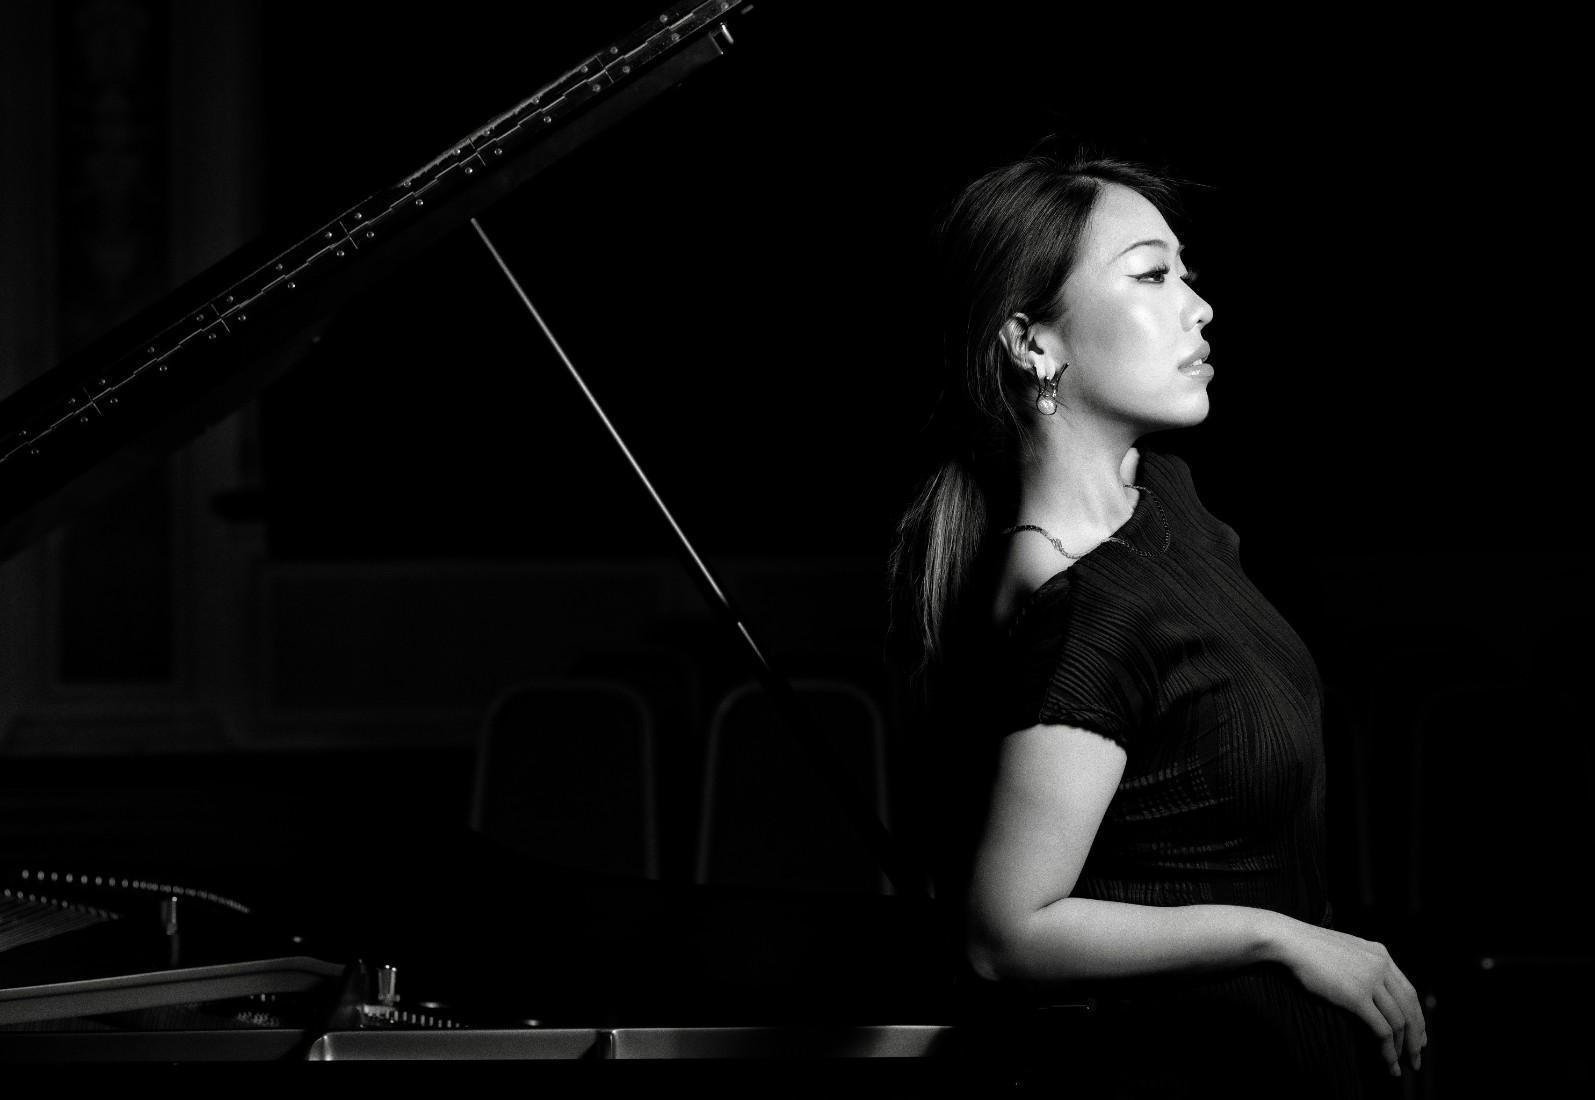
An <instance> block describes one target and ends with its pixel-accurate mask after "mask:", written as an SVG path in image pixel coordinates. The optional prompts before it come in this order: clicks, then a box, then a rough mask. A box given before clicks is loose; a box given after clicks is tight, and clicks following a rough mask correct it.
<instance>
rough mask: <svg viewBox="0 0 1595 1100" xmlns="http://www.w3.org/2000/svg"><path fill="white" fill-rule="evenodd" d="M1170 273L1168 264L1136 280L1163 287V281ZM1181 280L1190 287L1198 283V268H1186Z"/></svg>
mask: <svg viewBox="0 0 1595 1100" xmlns="http://www.w3.org/2000/svg"><path fill="white" fill-rule="evenodd" d="M1168 273H1169V268H1168V265H1167V264H1162V265H1160V266H1158V267H1154V268H1153V269H1152V270H1151V271H1147V272H1143V273H1142V274H1140V275H1137V276H1136V279H1137V280H1138V281H1140V282H1145V283H1152V284H1153V285H1154V286H1162V285H1163V280H1164V278H1165V277H1166V276H1167V275H1168ZM1180 278H1181V279H1183V280H1184V281H1185V284H1186V285H1187V286H1189V285H1190V284H1191V283H1194V282H1196V268H1194V267H1188V268H1186V269H1185V274H1184V275H1181V276H1180Z"/></svg>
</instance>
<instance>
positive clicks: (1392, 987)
mask: <svg viewBox="0 0 1595 1100" xmlns="http://www.w3.org/2000/svg"><path fill="white" fill-rule="evenodd" d="M1392 970H1395V968H1394V967H1392ZM1387 988H1388V989H1389V991H1390V993H1391V994H1392V995H1393V996H1394V997H1395V998H1396V1000H1397V1002H1398V1003H1399V1004H1400V1005H1401V1014H1402V1017H1403V1018H1404V1019H1405V1020H1406V1022H1407V1035H1406V1048H1407V1061H1409V1062H1410V1063H1412V1068H1413V1069H1417V1068H1418V1064H1419V1061H1420V1059H1421V1056H1422V1054H1423V1046H1424V1044H1425V1043H1427V1042H1428V1041H1429V1022H1428V1021H1427V1020H1425V1019H1424V1016H1423V1003H1422V1002H1421V1001H1420V1000H1419V999H1418V991H1417V990H1416V989H1414V988H1413V987H1412V983H1411V982H1409V981H1408V980H1407V976H1406V975H1405V974H1403V973H1402V972H1401V971H1400V970H1395V972H1394V973H1393V974H1392V975H1391V980H1390V981H1389V982H1388V983H1387Z"/></svg>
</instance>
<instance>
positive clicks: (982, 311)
mask: <svg viewBox="0 0 1595 1100" xmlns="http://www.w3.org/2000/svg"><path fill="white" fill-rule="evenodd" d="M1108 184H1119V185H1121V186H1124V187H1128V188H1130V189H1132V190H1134V191H1136V192H1137V193H1139V194H1140V195H1142V196H1143V197H1145V198H1146V199H1147V200H1148V201H1150V202H1151V203H1152V204H1153V205H1154V206H1156V207H1158V208H1159V210H1161V211H1163V212H1164V213H1165V214H1166V215H1169V216H1170V217H1172V215H1173V214H1174V212H1175V211H1176V209H1177V196H1176V193H1175V188H1174V183H1173V181H1172V180H1171V179H1169V178H1168V177H1167V176H1165V175H1163V174H1160V173H1159V172H1156V171H1154V170H1153V169H1151V168H1149V167H1147V166H1145V165H1143V164H1139V163H1136V162H1134V161H1129V160H1123V159H1119V158H1116V157H1111V156H1106V155H1102V154H1100V153H1095V152H1087V151H1082V152H1076V153H1074V154H1072V155H1069V156H1058V155H1046V154H1041V153H1031V154H1030V155H1028V156H1026V157H1024V158H1023V159H1020V160H1018V161H1014V162H1012V163H1010V164H1006V165H1004V166H1002V167H999V168H996V169H993V170H991V171H989V172H986V173H985V174H984V175H982V176H980V177H979V178H978V179H976V180H975V181H974V182H972V183H970V184H969V185H968V186H967V187H965V188H964V189H963V190H962V191H961V192H960V193H959V194H958V195H957V196H956V197H955V198H954V199H953V200H952V201H951V203H949V204H948V205H947V207H946V208H945V209H944V211H943V212H942V215H941V217H940V218H939V219H938V223H937V226H936V230H935V233H934V242H933V243H934V244H935V251H936V259H937V265H938V270H937V276H938V278H939V286H938V288H937V297H938V300H937V301H936V303H935V305H936V307H937V309H938V311H939V316H940V319H941V322H942V327H943V331H942V357H941V358H942V364H941V366H942V371H943V377H942V382H941V391H940V397H939V398H938V402H937V406H936V409H935V412H934V413H933V415H932V417H931V421H930V424H929V426H928V429H927V431H928V432H929V437H930V438H929V442H930V449H931V453H932V456H933V457H932V463H931V465H932V468H931V470H930V472H929V473H928V474H926V475H925V476H924V478H923V479H922V480H921V481H920V482H919V484H918V486H917V487H916V489H915V491H914V493H913V496H912V498H911V501H910V503H909V505H908V507H907V508H906V509H905V510H904V512H903V514H902V517H901V518H900V519H899V520H898V523H897V529H896V533H895V539H894V544H893V547H892V552H891V555H890V560H889V573H890V583H891V590H892V610H891V628H890V639H889V646H890V650H891V652H892V654H893V658H894V662H896V663H897V664H898V666H899V670H900V671H901V672H903V673H905V674H906V677H907V679H908V681H909V682H910V683H911V684H913V685H915V686H916V687H917V688H918V689H919V692H920V694H921V698H922V701H923V694H924V691H925V689H926V686H927V681H928V680H929V679H930V678H931V677H932V676H933V675H934V673H935V672H936V671H937V670H938V669H939V668H940V666H942V665H943V664H944V663H945V662H946V660H947V659H948V657H949V649H950V648H952V647H953V645H952V635H953V634H954V631H953V630H952V626H953V616H954V612H955V611H956V610H957V609H958V606H959V601H960V598H961V597H963V596H964V595H966V594H967V589H968V588H969V585H970V581H971V578H972V575H973V572H974V567H975V562H976V559H977V557H978V555H979V552H980V545H981V542H982V541H983V540H984V539H985V537H986V533H987V530H986V529H987V522H988V518H994V517H996V516H999V515H1001V514H1002V513H1003V509H1005V508H1009V507H1011V506H1012V503H1013V502H1012V494H1013V492H1014V491H1015V489H1016V487H1017V477H1016V476H1015V474H1016V463H1017V460H1018V458H1019V457H1020V456H1021V455H1022V454H1024V453H1025V451H1026V449H1027V448H1028V447H1029V446H1030V433H1031V430H1032V428H1033V417H1034V416H1036V415H1037V414H1036V412H1035V410H1034V406H1033V404H1032V402H1033V400H1034V396H1035V395H1034V393H1033V392H1030V393H1027V392H1025V389H1024V386H1023V379H1022V376H1021V375H1020V374H1019V372H1017V371H1013V370H1008V369H1006V354H1007V353H1006V351H1005V349H1004V348H1003V347H1002V344H1001V341H1000V340H999V338H998V332H999V330H1000V329H1001V328H1002V325H1003V322H1004V321H1006V320H1007V319H1008V318H1009V317H1011V316H1012V315H1013V314H1015V313H1024V314H1026V315H1027V316H1028V317H1029V318H1030V320H1031V321H1032V322H1033V323H1047V324H1054V323H1056V322H1058V321H1059V320H1060V319H1061V317H1062V313H1063V302H1062V295H1061V293H1060V292H1061V290H1062V288H1063V283H1064V280H1065V279H1066V278H1068V275H1069V272H1070V271H1072V270H1073V268H1074V265H1075V263H1076V260H1077V258H1078V254H1079V249H1080V241H1081V239H1082V237H1083V236H1084V233H1085V227H1086V223H1087V220H1088V219H1089V218H1090V216H1091V211H1092V209H1093V208H1094V206H1095V205H1096V200H1097V196H1098V195H1099V194H1100V193H1101V192H1102V189H1103V188H1104V187H1105V186H1106V185H1108Z"/></svg>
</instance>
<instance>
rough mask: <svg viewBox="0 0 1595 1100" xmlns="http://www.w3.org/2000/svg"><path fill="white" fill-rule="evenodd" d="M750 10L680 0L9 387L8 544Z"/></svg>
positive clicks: (271, 364) (669, 79)
mask: <svg viewBox="0 0 1595 1100" xmlns="http://www.w3.org/2000/svg"><path fill="white" fill-rule="evenodd" d="M750 11H752V5H749V4H741V5H738V4H734V3H732V0H696V2H682V3H677V4H674V5H671V6H670V7H669V8H666V9H665V10H664V11H662V12H661V13H660V14H659V15H658V16H657V17H656V18H654V19H652V20H650V21H648V22H646V23H644V24H642V25H641V26H639V27H637V28H636V29H635V30H633V31H632V32H631V33H629V34H627V35H624V36H622V37H621V38H619V39H616V40H614V41H612V42H610V43H607V44H604V45H602V46H600V48H598V49H597V50H594V51H593V52H591V53H589V54H586V55H585V56H583V57H581V58H580V59H578V60H577V61H576V63H575V64H573V65H571V66H570V67H569V68H567V69H566V70H565V71H564V72H563V73H562V74H561V75H559V76H558V77H557V78H556V79H554V80H552V81H550V82H549V83H547V84H545V85H543V86H542V87H540V88H538V89H537V90H536V91H534V92H533V93H532V94H531V95H529V96H527V97H526V98H524V99H522V100H520V101H519V102H517V103H515V104H513V105H511V106H510V107H508V108H507V109H506V110H503V111H501V112H499V113H498V114H496V115H494V116H493V117H492V118H490V119H488V120H487V121H486V122H484V123H482V124H481V125H480V126H478V127H477V128H476V129H474V130H472V131H471V132H470V133H468V134H465V135H463V136H462V137H460V138H459V139H458V140H456V141H453V142H451V143H449V145H448V146H446V147H445V148H444V149H442V150H440V151H438V152H437V153H436V155H434V156H433V157H431V159H429V160H427V161H426V162H425V163H424V164H423V165H422V166H421V167H419V168H417V169H415V170H414V171H412V172H409V173H407V174H406V175H404V176H403V177H402V178H400V179H398V180H395V181H394V182H393V183H392V184H390V185H389V186H387V187H384V188H382V189H381V190H379V191H377V192H375V193H373V194H369V195H366V196H365V197H364V198H362V199H361V200H360V201H358V202H356V203H354V204H353V205H352V206H349V207H348V208H347V209H345V210H344V211H343V212H342V213H341V214H339V215H338V216H336V217H334V218H332V219H330V220H328V221H326V222H324V223H322V224H320V225H317V226H315V227H314V228H312V229H311V230H310V231H309V232H305V233H302V234H297V235H294V236H293V237H291V238H288V239H286V240H278V239H262V240H259V241H256V242H255V243H253V244H251V245H249V246H247V247H245V248H243V249H241V250H239V251H238V252H236V253H234V254H233V255H231V256H229V257H227V258H225V259H223V260H222V261H220V262H218V263H217V264H215V265H213V266H212V267H211V268H209V269H208V270H206V271H204V272H203V273H201V274H200V275H199V276H197V277H195V278H194V279H192V280H190V281H189V282H187V283H185V284H183V285H182V286H180V287H178V288H177V289H176V290H174V291H172V292H171V293H169V294H167V295H165V296H164V297H162V298H161V299H160V300H159V301H157V302H156V303H154V304H153V305H152V306H150V307H149V308H148V309H146V310H144V311H143V312H141V313H140V314H138V315H137V316H135V317H133V318H131V319H130V320H128V321H126V322H124V323H123V324H121V325H119V326H117V327H116V328H115V329H113V330H112V331H111V332H108V333H106V334H105V335H104V336H102V337H101V338H99V339H98V340H96V341H95V342H94V343H93V344H91V345H89V346H88V347H86V348H84V349H83V350H81V351H79V352H77V353H76V354H74V355H72V356H70V357H68V358H67V359H66V360H64V361H63V362H61V363H60V364H59V365H58V366H56V367H55V368H53V369H52V370H50V371H48V372H47V373H45V374H44V375H42V376H40V377H38V378H36V379H35V380H34V381H32V382H30V383H28V384H26V385H24V386H23V387H22V388H21V389H19V390H18V391H16V392H15V393H13V394H11V395H10V396H8V397H6V398H5V399H4V400H3V401H0V558H3V557H8V556H10V555H12V554H14V553H16V552H17V551H18V550H19V549H21V548H23V547H24V546H26V545H28V544H29V543H31V542H33V541H34V540H36V539H37V538H39V537H40V536H41V535H43V534H45V533H46V532H48V531H49V530H50V529H52V528H54V527H56V526H58V525H59V524H61V523H63V522H65V521H66V520H68V519H70V518H71V517H72V516H73V515H74V514H76V512H77V510H78V509H79V508H81V507H83V506H84V505H85V504H86V503H88V502H90V501H92V500H94V499H97V498H99V497H100V496H101V495H102V494H103V493H104V492H105V491H106V490H107V489H109V488H111V487H112V486H114V485H115V484H118V483H120V482H121V481H122V480H124V479H125V478H126V477H128V476H130V475H131V474H132V473H134V472H136V471H137V470H138V469H140V468H142V467H144V466H145V465H147V464H149V463H150V462H152V461H154V460H156V459H158V458H160V457H161V456H163V455H164V454H166V453H167V452H169V451H171V450H173V449H174V448H176V447H177V446H179V445H180V444H182V443H184V442H186V441H187V440H188V439H190V438H192V437H193V436H195V435H196V434H198V432H199V431H201V430H203V429H204V428H205V427H206V426H207V425H209V424H211V423H213V422H215V421H216V420H218V419H220V418H221V417H223V416H225V415H226V414H228V413H229V412H231V411H233V410H234V409H235V408H237V407H238V406H239V405H241V404H242V403H243V402H244V401H246V400H247V399H249V398H250V397H251V396H252V395H253V394H255V393H256V392H257V391H259V390H260V389H261V387H263V386H264V385H266V384H267V383H268V382H269V381H271V380H272V379H273V378H275V377H277V376H279V375H280V374H281V373H282V372H283V371H285V370H287V369H288V368H289V367H290V366H291V365H292V363H293V361H294V358H295V355H296V354H297V353H298V352H299V351H300V350H302V348H303V346H304V343H303V342H304V341H305V339H306V338H307V337H308V335H309V334H311V333H313V332H314V330H315V327H316V326H317V325H318V324H320V323H323V322H324V320H325V319H326V318H327V316H328V315H329V314H330V313H331V312H332V311H334V310H336V309H337V308H338V307H339V306H340V305H342V304H343V303H346V302H348V301H349V300H350V299H351V298H353V297H354V296H355V295H357V294H358V293H360V292H361V291H362V290H364V289H365V288H367V287H369V286H370V285H372V284H373V283H375V282H376V281H378V280H381V279H382V278H384V277H385V276H386V275H388V274H389V273H390V272H392V271H393V270H394V268H395V267H397V266H398V265H399V264H401V263H402V262H404V261H405V260H408V259H410V258H412V257H414V256H415V255H417V254H419V253H421V252H423V251H424V250H426V249H427V248H428V247H430V246H431V245H433V244H434V243H435V242H436V241H437V240H438V239H439V238H440V237H441V236H443V235H444V234H445V233H447V232H449V231H450V230H452V229H454V228H456V227H458V226H459V225H460V224H462V223H463V222H465V221H466V220H467V219H469V218H471V217H472V216H473V215H475V214H477V213H479V212H481V211H482V210H484V209H486V208H488V207H490V206H492V205H493V204H494V203H496V202H498V201H499V200H501V199H503V198H504V197H505V196H507V195H508V194H510V193H511V192H512V191H514V190H515V189H517V188H519V187H520V186H521V185H522V184H524V183H525V182H526V181H527V180H529V179H531V178H532V177H533V176H535V175H536V174H537V173H539V172H541V171H542V170H544V169H545V168H547V167H548V166H549V165H551V164H553V163H555V162H556V161H558V160H559V159H560V158H562V157H564V156H565V155H566V154H568V153H570V152H571V151H573V150H574V149H576V148H578V147H579V146H581V145H582V144H583V143H585V142H586V141H588V140H589V139H591V138H592V137H593V136H595V135H596V134H598V133H600V132H602V131H603V130H605V129H606V128H608V127H609V126H611V125H613V124H614V123H616V122H618V121H619V120H621V119H623V118H624V117H626V116H627V115H629V114H631V113H632V112H634V111H636V110H637V109H638V108H640V107H642V106H644V105H645V104H647V103H648V102H649V101H650V100H652V99H653V98H654V97H656V96H657V95H658V94H659V93H660V92H662V91H663V90H664V89H666V88H669V87H671V86H673V85H675V84H677V83H679V82H680V81H682V80H683V79H685V78H686V77H687V76H688V75H690V74H691V73H693V72H694V71H696V70H698V69H699V68H701V67H702V66H704V65H706V64H707V63H709V62H710V61H712V60H714V59H716V58H718V57H720V56H722V55H723V54H724V52H725V50H726V47H727V46H728V45H729V44H730V43H731V42H732V41H733V37H734V34H733V30H732V28H733V26H734V24H735V23H736V21H737V20H738V19H740V18H743V17H744V16H746V15H747V13H749V12H750ZM296 338H297V339H296Z"/></svg>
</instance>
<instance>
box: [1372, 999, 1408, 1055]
mask: <svg viewBox="0 0 1595 1100" xmlns="http://www.w3.org/2000/svg"><path fill="white" fill-rule="evenodd" d="M1373 1003H1374V1007H1375V1008H1377V1009H1378V1010H1379V1014H1380V1015H1382V1016H1383V1017H1384V1018H1385V1019H1386V1020H1387V1021H1388V1022H1389V1024H1390V1031H1391V1035H1390V1043H1389V1049H1388V1050H1387V1051H1386V1052H1385V1061H1387V1062H1389V1063H1390V1072H1391V1073H1394V1074H1397V1075H1400V1073H1401V1048H1402V1047H1403V1046H1405V1045H1406V1042H1407V1032H1408V1031H1409V1030H1410V1029H1409V1023H1410V1021H1409V1020H1408V1019H1407V1013H1406V1010H1405V1009H1404V1008H1403V1007H1402V1004H1401V998H1399V997H1397V996H1396V995H1395V994H1394V993H1392V992H1390V990H1389V988H1388V987H1386V986H1384V985H1381V986H1378V987H1377V988H1376V989H1374V991H1373Z"/></svg>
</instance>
